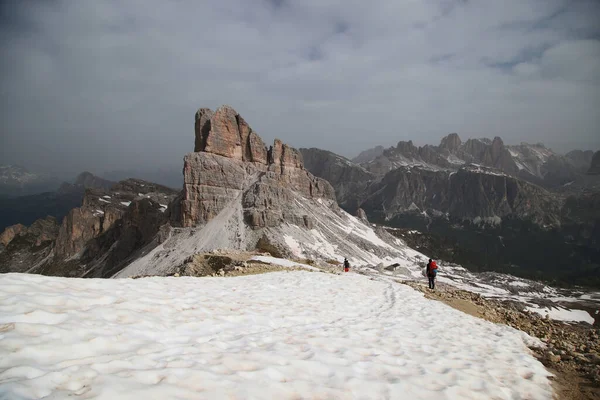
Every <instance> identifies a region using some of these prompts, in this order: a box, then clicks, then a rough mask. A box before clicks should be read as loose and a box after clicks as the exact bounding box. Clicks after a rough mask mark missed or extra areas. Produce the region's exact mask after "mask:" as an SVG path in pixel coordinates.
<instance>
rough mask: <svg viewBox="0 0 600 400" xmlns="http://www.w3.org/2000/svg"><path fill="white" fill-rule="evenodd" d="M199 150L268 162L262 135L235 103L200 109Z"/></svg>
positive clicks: (197, 131)
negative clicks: (235, 106) (213, 109)
mask: <svg viewBox="0 0 600 400" xmlns="http://www.w3.org/2000/svg"><path fill="white" fill-rule="evenodd" d="M194 129H195V134H196V141H195V146H194V151H195V152H206V153H212V154H217V155H220V156H224V157H228V158H233V159H236V160H241V161H248V162H258V163H261V164H266V163H267V149H266V147H265V145H264V142H263V141H262V139H261V138H260V137H259V136H258V135H257V134H256V133H255V132H253V131H252V129H251V128H250V126H249V125H248V124H247V123H246V121H245V120H244V119H243V118H242V117H241V116H240V114H239V113H238V112H237V111H235V110H234V109H233V108H232V107H230V106H227V105H224V106H221V107H219V108H218V109H217V111H215V112H213V111H211V110H210V109H208V108H201V109H199V110H198V111H197V112H196V123H195V128H194Z"/></svg>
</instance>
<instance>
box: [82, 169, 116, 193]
mask: <svg viewBox="0 0 600 400" xmlns="http://www.w3.org/2000/svg"><path fill="white" fill-rule="evenodd" d="M74 184H75V186H81V187H83V188H84V189H104V190H108V189H110V187H111V186H113V185H114V184H115V182H112V181H109V180H106V179H103V178H100V177H98V176H96V175H94V174H92V173H91V172H87V171H85V172H82V173H81V174H79V175H78V176H77V178H75V183H74Z"/></svg>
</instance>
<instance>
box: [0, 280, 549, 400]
mask: <svg viewBox="0 0 600 400" xmlns="http://www.w3.org/2000/svg"><path fill="white" fill-rule="evenodd" d="M0 318H1V319H2V321H3V323H4V324H7V325H3V326H2V328H3V329H2V330H3V332H2V337H1V339H0V354H2V355H3V356H2V358H0V382H2V386H1V387H0V397H4V398H11V399H34V398H41V397H45V396H51V397H52V398H66V397H68V396H80V398H86V399H114V398H119V399H123V398H131V399H140V398H148V399H150V398H153V399H154V398H156V399H158V398H180V399H216V398H232V399H238V398H239V399H241V398H243V399H264V398H272V399H292V398H299V397H302V398H335V399H356V398H360V399H382V398H393V399H398V398H406V399H441V398H460V399H475V398H477V399H481V398H495V399H549V398H551V396H552V390H551V387H550V382H549V380H548V376H549V373H548V371H547V370H546V369H545V368H544V367H543V366H542V364H541V363H540V362H539V361H537V360H536V359H535V358H534V357H533V356H532V355H531V353H530V351H529V349H527V347H526V346H525V341H529V340H530V339H531V338H529V337H528V336H526V335H525V334H523V333H520V332H519V331H516V330H513V329H512V328H509V327H507V326H504V325H496V324H492V323H489V322H486V321H483V320H480V319H477V318H474V317H471V316H468V315H466V314H464V313H461V312H459V311H457V310H454V309H451V308H449V307H447V306H445V305H443V304H442V303H439V302H436V301H430V300H427V299H425V298H424V297H423V296H422V294H420V293H418V292H416V291H414V290H412V289H411V288H409V287H407V286H404V285H400V284H394V283H390V282H383V281H380V280H372V279H369V278H367V277H364V276H361V275H358V274H345V275H343V276H337V275H332V274H315V273H312V272H279V273H270V274H263V275H255V276H248V277H240V278H228V279H223V278H145V279H136V280H130V279H118V280H87V279H65V278H53V277H45V276H38V275H25V274H6V275H2V276H1V277H0Z"/></svg>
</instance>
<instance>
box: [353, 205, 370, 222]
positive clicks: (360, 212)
mask: <svg viewBox="0 0 600 400" xmlns="http://www.w3.org/2000/svg"><path fill="white" fill-rule="evenodd" d="M356 217H357V218H358V219H360V220H361V221H363V222H364V223H366V224H368V223H369V219H368V218H367V213H366V212H365V210H363V209H362V208H359V209H358V210H356Z"/></svg>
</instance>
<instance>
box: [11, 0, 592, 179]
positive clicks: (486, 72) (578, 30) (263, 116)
mask: <svg viewBox="0 0 600 400" xmlns="http://www.w3.org/2000/svg"><path fill="white" fill-rule="evenodd" d="M207 3H208V2H207ZM598 20H600V2H598V1H594V0H577V1H563V0H519V1H517V0H513V1H507V2H493V1H491V0H489V1H480V2H473V1H467V0H427V1H419V2H415V1H408V0H407V1H392V0H388V1H380V2H377V3H373V4H370V5H368V6H365V3H364V2H358V1H350V2H348V1H341V0H339V1H330V0H310V1H306V2H302V3H295V2H291V1H289V0H256V1H253V2H248V1H242V0H224V1H221V2H214V3H211V4H205V3H203V4H198V3H197V2H194V1H191V0H181V1H178V2H162V1H151V0H149V1H143V2H142V1H135V0H131V1H127V2H117V1H113V0H98V1H94V2H72V1H66V0H55V1H28V2H0V21H1V22H2V24H1V25H0V33H1V35H0V48H1V49H2V59H3V61H4V62H3V63H2V66H0V68H1V71H2V77H1V81H0V88H1V89H2V94H3V95H2V111H0V117H1V118H2V120H3V128H2V129H3V131H2V143H1V146H0V164H17V165H22V166H24V167H26V168H28V169H31V170H33V171H40V172H46V173H49V174H53V175H57V176H61V177H65V176H72V175H76V174H77V173H78V172H81V171H83V170H88V171H91V172H93V173H95V174H98V175H103V174H104V173H107V172H110V171H115V170H131V169H141V170H147V169H159V168H172V167H174V166H178V165H181V160H182V158H183V155H184V154H186V153H188V152H190V151H192V150H193V145H194V132H193V124H194V120H193V119H194V118H193V115H194V113H195V111H196V110H197V109H198V108H200V107H210V108H212V109H216V108H217V107H218V106H220V105H222V104H229V105H231V106H233V107H234V108H235V109H236V110H237V111H238V112H239V113H240V114H241V115H242V116H243V117H244V119H246V121H247V122H248V123H249V124H250V126H252V128H253V129H254V130H256V131H257V132H258V133H259V134H260V135H261V136H262V138H263V139H264V140H265V142H267V143H269V142H272V141H273V139H274V138H276V137H277V138H280V139H282V140H283V141H284V142H286V143H288V144H290V145H292V146H294V147H318V148H323V149H326V150H330V151H333V152H335V153H338V154H341V155H343V156H346V157H349V158H352V157H354V156H356V155H357V154H359V153H360V152H361V151H362V150H366V149H368V148H372V147H375V146H377V145H383V146H384V147H389V146H394V145H395V144H396V143H397V142H398V141H400V140H413V142H414V143H415V144H416V145H423V144H434V145H437V144H439V142H440V139H441V138H442V137H443V136H445V135H447V134H449V133H451V132H457V133H458V134H459V135H460V136H461V138H462V139H463V140H467V139H468V138H479V137H489V138H493V137H494V136H500V137H502V139H503V140H504V142H505V143H506V144H519V143H520V142H529V143H537V142H542V143H544V144H545V145H546V146H547V147H549V148H552V149H553V150H555V151H557V152H559V153H566V152H568V151H570V150H574V149H579V150H594V151H596V150H598V149H600V113H599V112H598V110H600V24H598V23H597V21H598Z"/></svg>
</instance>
